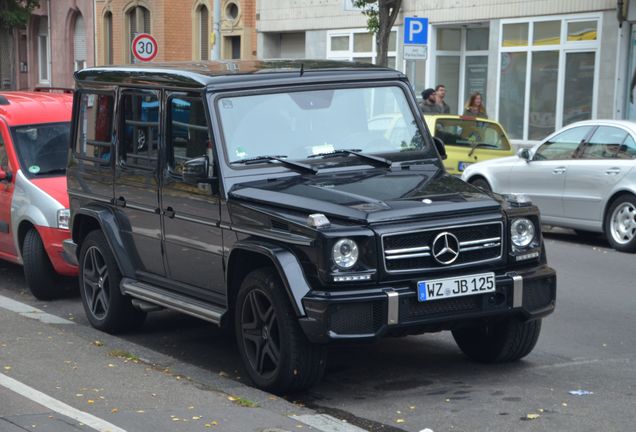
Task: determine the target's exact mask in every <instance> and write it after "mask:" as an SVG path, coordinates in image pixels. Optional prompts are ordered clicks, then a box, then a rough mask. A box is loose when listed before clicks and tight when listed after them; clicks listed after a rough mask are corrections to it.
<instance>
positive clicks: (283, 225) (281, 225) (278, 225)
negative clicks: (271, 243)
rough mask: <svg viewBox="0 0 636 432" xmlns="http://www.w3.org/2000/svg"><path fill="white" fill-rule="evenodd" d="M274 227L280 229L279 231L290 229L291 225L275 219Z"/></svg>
mask: <svg viewBox="0 0 636 432" xmlns="http://www.w3.org/2000/svg"><path fill="white" fill-rule="evenodd" d="M272 229H275V230H279V231H289V225H287V224H286V223H284V222H280V221H277V220H273V221H272Z"/></svg>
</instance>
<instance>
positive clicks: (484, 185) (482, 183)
mask: <svg viewBox="0 0 636 432" xmlns="http://www.w3.org/2000/svg"><path fill="white" fill-rule="evenodd" d="M469 183H470V184H471V185H473V186H476V187H478V188H481V189H483V190H485V191H486V192H492V188H491V187H490V184H489V183H488V181H487V180H486V179H484V178H482V177H477V178H476V179H474V180H471V181H469Z"/></svg>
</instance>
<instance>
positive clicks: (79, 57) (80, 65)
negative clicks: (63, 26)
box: [73, 14, 86, 71]
mask: <svg viewBox="0 0 636 432" xmlns="http://www.w3.org/2000/svg"><path fill="white" fill-rule="evenodd" d="M85 67H86V26H85V25H84V18H83V17H82V15H81V14H78V15H77V17H76V18H75V27H74V29H73V70H75V71H78V70H80V69H84V68H85Z"/></svg>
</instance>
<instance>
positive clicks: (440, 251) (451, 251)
mask: <svg viewBox="0 0 636 432" xmlns="http://www.w3.org/2000/svg"><path fill="white" fill-rule="evenodd" d="M431 252H432V254H433V258H435V261H437V262H438V263H440V264H444V265H448V264H452V263H453V262H455V260H456V259H457V257H458V256H459V240H457V237H455V236H454V235H453V234H451V233H449V232H446V231H444V232H441V233H439V234H437V236H436V237H435V239H433V245H432V247H431Z"/></svg>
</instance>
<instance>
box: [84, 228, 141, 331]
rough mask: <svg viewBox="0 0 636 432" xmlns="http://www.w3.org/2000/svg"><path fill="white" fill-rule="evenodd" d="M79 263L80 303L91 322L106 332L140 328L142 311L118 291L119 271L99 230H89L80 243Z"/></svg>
mask: <svg viewBox="0 0 636 432" xmlns="http://www.w3.org/2000/svg"><path fill="white" fill-rule="evenodd" d="M79 263H80V268H79V285H80V294H81V296H82V305H83V306H84V312H85V313H86V317H87V318H88V321H89V322H90V323H91V325H92V326H93V327H95V328H96V329H99V330H102V331H105V332H108V333H119V332H122V331H127V330H133V329H136V328H138V327H140V326H141V325H142V324H143V322H144V320H145V318H146V313H145V312H143V311H141V310H139V309H137V308H135V307H134V306H133V305H132V301H131V300H132V299H131V298H130V297H129V296H126V295H123V294H122V293H121V291H120V289H119V283H120V282H121V278H122V276H121V272H120V271H119V267H118V266H117V262H116V261H115V257H114V256H113V253H112V252H111V250H110V246H109V245H108V242H107V241H106V238H105V237H104V234H103V233H102V232H101V231H99V230H96V231H92V232H91V233H89V234H88V235H87V236H86V237H85V238H84V240H83V241H82V242H81V251H80V257H79Z"/></svg>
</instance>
